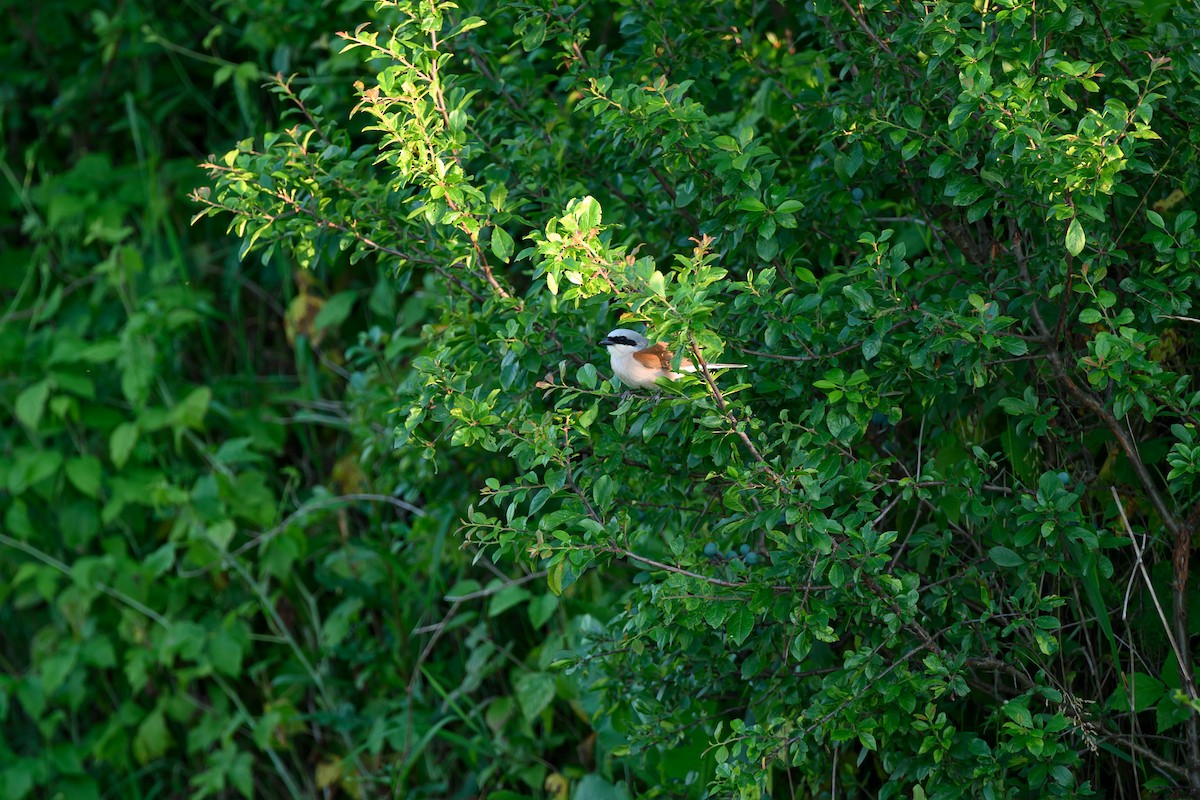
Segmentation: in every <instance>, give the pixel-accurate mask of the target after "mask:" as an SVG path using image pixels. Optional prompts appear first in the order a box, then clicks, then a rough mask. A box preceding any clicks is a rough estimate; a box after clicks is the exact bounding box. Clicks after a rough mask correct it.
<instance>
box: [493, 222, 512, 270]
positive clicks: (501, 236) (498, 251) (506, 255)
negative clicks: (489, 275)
mask: <svg viewBox="0 0 1200 800" xmlns="http://www.w3.org/2000/svg"><path fill="white" fill-rule="evenodd" d="M492 253H494V254H495V256H496V258H498V259H500V260H501V261H503V262H504V263H505V264H507V263H508V262H509V260H510V259H511V258H512V254H513V238H512V237H511V236H509V235H508V231H506V230H504V228H501V227H500V226H499V225H497V226H496V227H494V228H492Z"/></svg>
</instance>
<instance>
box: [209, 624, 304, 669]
mask: <svg viewBox="0 0 1200 800" xmlns="http://www.w3.org/2000/svg"><path fill="white" fill-rule="evenodd" d="M324 638H325V632H324V631H322V640H324ZM244 655H245V650H244V648H243V647H242V645H241V644H240V643H239V642H238V641H237V639H235V638H234V637H233V636H232V635H230V634H229V632H228V631H219V632H217V633H216V634H215V635H214V636H213V637H212V638H211V639H210V640H209V641H208V657H209V658H210V659H212V664H213V667H214V668H215V669H216V670H217V672H220V673H221V674H223V675H228V676H230V677H233V676H236V675H240V674H241V672H242V658H243V656H244Z"/></svg>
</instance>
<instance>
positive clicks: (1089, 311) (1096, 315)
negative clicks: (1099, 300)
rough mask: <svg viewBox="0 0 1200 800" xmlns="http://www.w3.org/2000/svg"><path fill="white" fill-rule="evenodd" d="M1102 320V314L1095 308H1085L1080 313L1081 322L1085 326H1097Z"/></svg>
mask: <svg viewBox="0 0 1200 800" xmlns="http://www.w3.org/2000/svg"><path fill="white" fill-rule="evenodd" d="M1101 319H1103V317H1101V316H1100V312H1099V311H1097V310H1096V309H1094V308H1085V309H1084V310H1083V311H1080V312H1079V321H1080V322H1082V323H1083V324H1084V325H1095V324H1096V323H1097V322H1099V321H1100V320H1101Z"/></svg>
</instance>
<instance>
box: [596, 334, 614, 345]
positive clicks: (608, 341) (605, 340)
mask: <svg viewBox="0 0 1200 800" xmlns="http://www.w3.org/2000/svg"><path fill="white" fill-rule="evenodd" d="M610 344H612V340H611V339H609V338H608V337H607V336H605V337H604V338H603V339H601V340H600V342H599V346H600V347H608V346H609V345H610Z"/></svg>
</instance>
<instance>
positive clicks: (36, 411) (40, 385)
mask: <svg viewBox="0 0 1200 800" xmlns="http://www.w3.org/2000/svg"><path fill="white" fill-rule="evenodd" d="M49 397H50V380H49V379H48V378H43V379H42V380H40V381H38V382H37V383H35V384H33V385H32V386H30V387H29V388H27V389H26V390H25V391H23V392H21V393H20V394H19V395H17V400H16V402H15V403H14V404H13V405H14V409H13V410H14V411H15V412H16V415H17V420H19V421H20V422H21V424H23V425H25V426H26V427H27V428H30V429H31V430H35V431H36V430H37V429H38V424H39V423H40V422H41V420H42V412H43V411H45V410H46V400H47V398H49Z"/></svg>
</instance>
